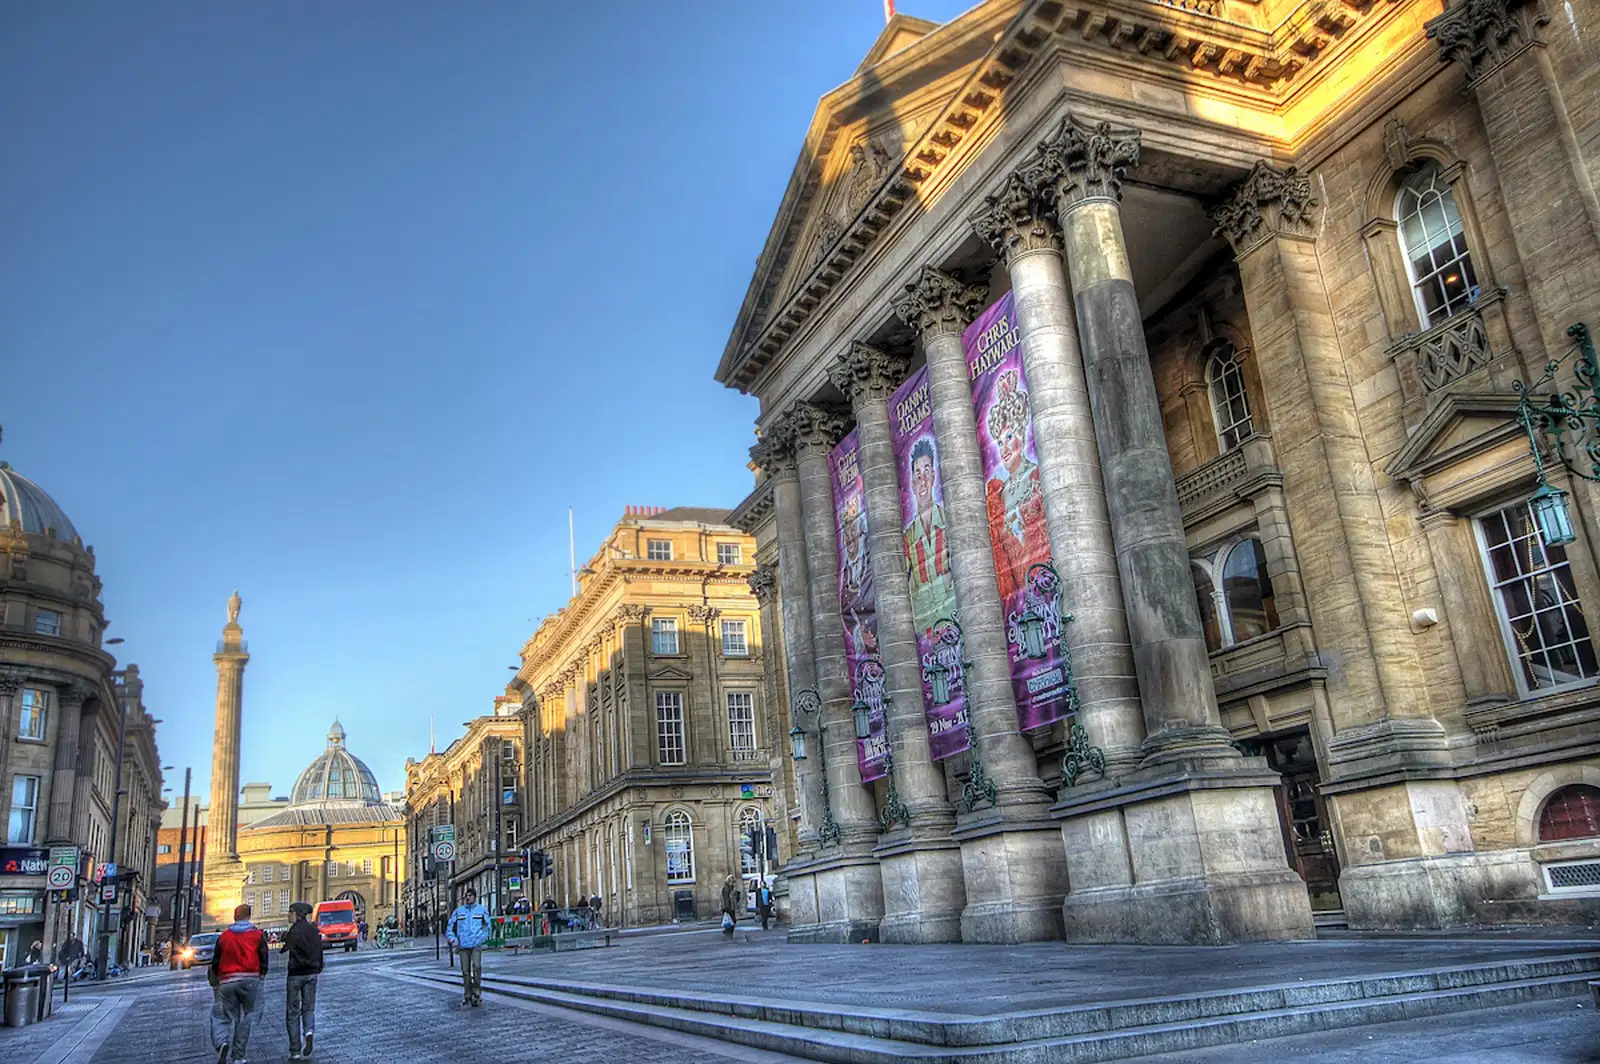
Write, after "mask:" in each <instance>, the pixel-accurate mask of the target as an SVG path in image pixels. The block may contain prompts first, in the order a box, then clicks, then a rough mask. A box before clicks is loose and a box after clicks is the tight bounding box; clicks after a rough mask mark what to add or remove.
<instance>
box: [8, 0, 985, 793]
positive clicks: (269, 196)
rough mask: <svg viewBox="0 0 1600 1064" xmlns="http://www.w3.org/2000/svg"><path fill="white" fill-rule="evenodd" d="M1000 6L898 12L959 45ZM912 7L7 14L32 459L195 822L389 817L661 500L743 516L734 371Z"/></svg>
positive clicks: (15, 411) (109, 0) (12, 432)
mask: <svg viewBox="0 0 1600 1064" xmlns="http://www.w3.org/2000/svg"><path fill="white" fill-rule="evenodd" d="M966 6H968V5H967V3H965V2H962V3H957V2H950V0H919V2H917V3H902V4H901V5H900V9H901V10H902V11H904V12H906V13H908V14H914V15H919V16H922V17H926V18H932V19H937V20H940V21H944V20H948V19H949V18H951V17H954V16H955V15H956V14H958V13H959V12H960V11H961V10H962V9H963V8H964V7H966ZM882 21H883V11H882V5H881V3H879V2H878V0H804V2H793V3H778V2H774V0H757V2H751V0H742V2H736V0H696V2H695V3H692V4H673V3H665V2H643V0H639V2H633V3H610V4H567V3H548V2H546V3H535V2H531V0H529V2H520V3H513V2H487V0H484V2H473V3H466V4H462V3H445V2H443V0H438V2H432V3H421V2H409V0H382V2H379V0H344V2H341V3H338V4H313V3H308V2H272V3H268V2H265V0H256V2H253V3H237V4H234V3H229V4H218V3H213V2H209V0H194V2H190V3H164V2H159V0H141V2H140V3H137V4H130V3H126V2H123V0H103V2H99V3H87V2H80V3H72V4H59V3H55V2H53V0H12V2H9V3H6V4H4V5H0V138H3V142H4V143H5V145H6V149H5V155H6V163H5V165H4V166H3V167H0V232H3V233H4V234H5V239H4V240H3V241H0V367H3V372H0V381H3V382H4V389H3V392H0V425H3V426H4V431H5V438H4V442H3V443H0V458H4V459H6V460H8V461H9V462H10V463H11V464H12V465H13V466H15V467H16V468H17V470H18V471H19V472H21V473H23V474H24V475H27V476H29V477H31V478H33V479H34V480H36V481H38V482H39V483H40V484H41V485H42V486H43V487H44V488H45V489H46V490H47V491H49V492H50V493H51V494H52V495H53V496H54V497H55V499H56V501H57V502H59V503H60V504H61V505H62V506H63V507H64V508H65V509H66V511H67V513H68V514H69V515H71V517H72V519H73V521H74V523H75V524H76V525H77V527H78V530H79V532H80V533H81V534H82V535H83V536H84V538H85V540H86V541H87V542H89V543H91V544H93V545H94V547H95V550H96V554H97V557H98V561H99V573H100V576H101V579H102V580H103V581H104V583H105V594H104V600H105V606H106V614H107V616H108V617H109V618H110V619H111V621H112V625H111V628H110V629H109V631H108V633H107V634H108V636H121V637H123V638H124V639H126V640H127V642H126V644H125V645H123V646H121V647H116V648H113V649H115V650H117V651H118V652H119V656H120V657H121V658H122V659H123V660H124V661H135V662H137V663H138V664H139V665H140V668H141V671H142V673H143V675H144V678H145V681H146V702H147V704H148V705H149V706H150V707H151V708H152V709H153V711H154V712H155V715H156V716H157V717H159V718H161V719H162V720H163V721H164V723H163V724H162V725H161V728H160V730H159V739H160V744H161V751H162V757H163V760H164V761H165V762H166V763H167V764H172V765H176V766H178V768H177V771H176V772H171V773H168V784H169V785H170V786H174V787H176V788H179V789H181V787H182V785H183V767H184V766H186V765H192V766H193V767H194V769H195V786H196V788H197V790H199V791H200V792H201V793H204V792H205V791H206V789H207V787H208V782H207V781H208V780H209V777H210V765H211V732H212V715H213V699H214V696H215V691H216V678H215V672H214V669H213V666H212V663H211V657H210V656H211V652H212V650H213V645H214V643H215V641H216V639H217V637H218V633H219V631H220V629H221V626H222V624H223V622H224V620H225V619H226V618H225V603H226V600H227V597H228V593H229V592H230V591H232V590H233V589H234V588H236V587H237V588H238V589H239V591H240V593H241V595H242V596H243V598H244V613H243V616H242V618H241V620H242V622H243V624H244V628H245V634H246V637H247V638H248V639H249V641H250V648H251V653H252V660H251V662H250V666H249V669H248V672H247V673H246V677H245V725H244V755H243V771H242V774H243V778H244V779H246V780H268V781H271V782H272V783H273V784H274V787H275V790H276V791H277V792H279V793H284V792H287V790H288V788H289V786H290V784H291V783H292V782H293V777H294V775H295V774H296V773H297V772H298V771H299V769H300V768H301V767H303V766H304V765H305V763H306V762H308V761H309V760H310V759H311V758H312V757H313V756H315V754H316V753H318V752H319V751H320V750H321V749H322V747H323V745H324V738H323V737H324V735H325V733H326V731H327V728H328V724H329V722H330V721H331V720H332V719H333V718H334V717H335V716H337V717H338V718H339V719H340V720H341V721H342V722H343V724H344V726H345V727H346V729H347V730H348V732H349V741H350V745H351V748H352V750H353V751H355V752H356V753H357V754H358V755H359V756H361V757H362V758H364V759H365V760H366V761H367V762H368V763H369V764H370V765H371V766H372V768H373V769H374V771H376V772H377V774H378V777H379V781H380V782H381V783H382V785H383V786H384V787H385V789H393V788H399V787H400V786H402V785H403V772H404V761H405V758H406V757H407V756H408V755H410V756H417V757H420V756H422V755H423V754H425V753H426V752H427V748H428V719H429V715H430V714H432V715H433V716H434V717H435V718H436V720H437V722H438V725H437V726H438V732H439V736H440V746H441V748H442V747H443V746H444V744H445V743H447V742H448V741H449V740H450V739H451V738H453V737H454V736H455V735H457V734H459V732H460V725H461V722H463V721H465V720H467V719H469V718H471V717H473V716H476V715H478V714H480V713H483V712H486V711H488V710H489V709H490V708H491V700H492V699H493V697H494V696H495V695H496V694H497V693H499V692H500V691H501V690H502V688H503V685H504V683H505V681H506V678H507V677H508V675H509V672H508V670H507V668H506V666H507V665H509V664H512V663H514V662H515V661H516V652H517V649H518V648H519V647H520V646H521V644H522V642H523V641H524V640H525V639H526V638H527V637H528V635H530V634H531V633H532V631H533V629H534V627H535V626H536V624H537V621H538V619H539V618H542V617H543V616H544V615H545V614H547V613H549V612H551V611H552V610H554V609H556V608H558V607H559V606H560V605H561V604H562V603H563V602H564V601H565V600H566V595H567V590H568V583H567V580H568V578H567V529H566V508H567V506H569V505H571V506H573V507H575V508H576V513H577V539H578V552H579V554H580V556H584V555H586V554H587V553H589V552H591V551H592V550H593V549H594V547H595V546H596V544H597V543H598V540H599V538H600V537H601V536H602V535H603V534H604V532H605V531H606V530H607V529H608V528H609V527H610V526H611V525H612V524H613V523H614V522H615V521H616V519H617V518H618V517H619V516H620V514H621V512H622V508H623V507H624V506H625V505H627V504H630V503H638V504H650V505H662V506H671V505H680V504H684V505H711V506H732V505H734V504H735V503H736V502H738V500H739V499H741V498H742V497H743V496H744V494H745V493H746V492H747V491H748V489H749V474H748V472H747V471H746V470H745V468H744V462H745V451H746V448H747V447H748V445H749V443H750V442H751V423H752V420H753V418H754V416H755V413H756V409H755V403H754V400H751V399H746V398H744V397H741V396H739V395H737V394H736V393H733V392H730V391H727V390H725V389H723V388H722V387H721V386H720V385H718V384H716V383H715V382H714V381H713V380H712V379H711V374H712V372H713V370H714V368H715V366H716V361H717V358H718V357H719V355H720V354H721V351H722V348H723V345H724V343H725V342H726V340H727V336H728V333H729V330H730V328H731V326H732V322H733V317H734V314H735V313H736V312H737V309H738V306H739V303H740V301H741V300H742V298H743V296H744V291H745V287H746V285H747V284H748V283H749V279H750V273H751V268H752V264H753V262H754V260H755V257H756V255H757V254H758V253H759V252H760V249H761V245H762V241H763V240H764V239H765V237H766V233H767V230H768V227H769V226H770V224H771V222H772V217H773V214H774V211H775V210H776V207H777V203H778V200H779V197H780V196H781V195H782V193H783V188H784V185H785V183H786V182H787V180H788V176H789V173H790V170H791V168H792V167H793V165H794V160H795V157H796V155H797V153H798V151H799V148H800V142H801V138H802V137H803V135H804V133H805V129H806V126H807V124H808V123H809V121H810V118H811V115H812V112H813V110H814V108H815V105H816V101H817V99H818V97H819V96H821V95H822V94H823V93H824V92H826V91H827V90H829V89H830V88H832V87H833V86H835V85H837V84H839V83H841V82H843V81H844V80H846V79H848V78H849V76H850V74H851V73H852V71H853V70H854V68H855V66H856V65H857V63H858V62H859V61H860V58H861V56H862V55H864V54H865V52H866V50H867V49H868V48H869V47H870V46H871V44H872V41H873V39H874V38H875V36H876V34H877V33H878V31H879V29H881V26H882Z"/></svg>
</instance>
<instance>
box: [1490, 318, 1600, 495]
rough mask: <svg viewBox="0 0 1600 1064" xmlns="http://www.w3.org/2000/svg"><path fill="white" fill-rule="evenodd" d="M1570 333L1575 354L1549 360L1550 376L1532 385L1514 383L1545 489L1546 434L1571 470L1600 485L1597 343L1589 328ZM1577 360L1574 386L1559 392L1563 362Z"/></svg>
mask: <svg viewBox="0 0 1600 1064" xmlns="http://www.w3.org/2000/svg"><path fill="white" fill-rule="evenodd" d="M1567 335H1568V336H1570V337H1572V340H1573V344H1574V347H1575V350H1574V351H1571V352H1568V353H1567V354H1565V355H1562V356H1561V357H1560V358H1553V359H1551V360H1550V361H1549V362H1546V363H1545V367H1544V376H1542V377H1540V378H1539V379H1538V380H1536V381H1534V382H1533V383H1532V384H1531V385H1528V384H1523V383H1522V382H1521V381H1513V382H1512V384H1511V390H1512V391H1514V392H1516V393H1517V396H1518V398H1519V402H1518V405H1517V422H1518V424H1520V425H1521V426H1522V428H1523V430H1524V431H1525V432H1527V434H1528V445H1529V447H1530V448H1531V449H1532V451H1533V464H1534V470H1535V472H1536V473H1537V475H1538V478H1539V483H1540V484H1541V485H1543V484H1545V482H1546V481H1545V469H1544V453H1543V451H1542V450H1541V448H1540V446H1539V440H1540V437H1541V436H1542V437H1544V439H1545V440H1546V441H1548V443H1549V449H1550V451H1552V452H1553V453H1554V454H1555V456H1556V457H1557V458H1559V459H1560V461H1561V464H1562V466H1563V467H1565V468H1566V470H1567V472H1569V473H1571V474H1572V475H1573V476H1575V477H1579V478H1581V479H1583V480H1588V481H1593V482H1596V483H1600V359H1597V358H1596V356H1595V348H1594V339H1593V337H1592V336H1591V334H1590V332H1589V326H1588V325H1587V324H1585V323H1584V322H1581V321H1580V322H1576V323H1574V324H1572V325H1570V326H1568V327H1567ZM1573 356H1576V360H1575V361H1574V363H1573V367H1572V369H1573V381H1572V386H1571V387H1570V388H1566V389H1564V390H1563V389H1559V388H1557V387H1556V377H1557V375H1558V374H1559V373H1560V370H1561V367H1562V365H1563V363H1565V362H1566V360H1567V359H1568V358H1571V357H1573ZM1547 389H1548V390H1549V393H1548V394H1546V395H1544V399H1543V401H1542V402H1541V401H1540V400H1538V399H1536V398H1535V396H1536V395H1538V394H1539V393H1544V392H1546V390H1547Z"/></svg>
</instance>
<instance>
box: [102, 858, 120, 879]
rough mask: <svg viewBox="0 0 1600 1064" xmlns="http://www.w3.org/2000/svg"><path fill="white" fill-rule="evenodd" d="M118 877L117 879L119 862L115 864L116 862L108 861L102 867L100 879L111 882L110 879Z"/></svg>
mask: <svg viewBox="0 0 1600 1064" xmlns="http://www.w3.org/2000/svg"><path fill="white" fill-rule="evenodd" d="M116 877H117V862H115V861H107V862H106V863H105V864H103V865H101V866H100V878H101V879H103V880H109V879H115V878H116Z"/></svg>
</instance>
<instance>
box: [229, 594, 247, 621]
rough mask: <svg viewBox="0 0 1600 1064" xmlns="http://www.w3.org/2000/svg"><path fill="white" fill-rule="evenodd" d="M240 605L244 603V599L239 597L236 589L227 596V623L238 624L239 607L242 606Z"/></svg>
mask: <svg viewBox="0 0 1600 1064" xmlns="http://www.w3.org/2000/svg"><path fill="white" fill-rule="evenodd" d="M242 605H244V600H243V599H241V598H240V597H239V592H238V591H235V592H234V593H233V594H231V595H229V596H228V623H229V624H238V623H239V607H240V606H242Z"/></svg>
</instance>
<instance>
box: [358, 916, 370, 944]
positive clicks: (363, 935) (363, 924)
mask: <svg viewBox="0 0 1600 1064" xmlns="http://www.w3.org/2000/svg"><path fill="white" fill-rule="evenodd" d="M356 935H357V937H358V938H360V939H361V941H363V942H365V941H366V940H367V921H366V920H365V919H364V918H363V919H360V920H357V921H356Z"/></svg>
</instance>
